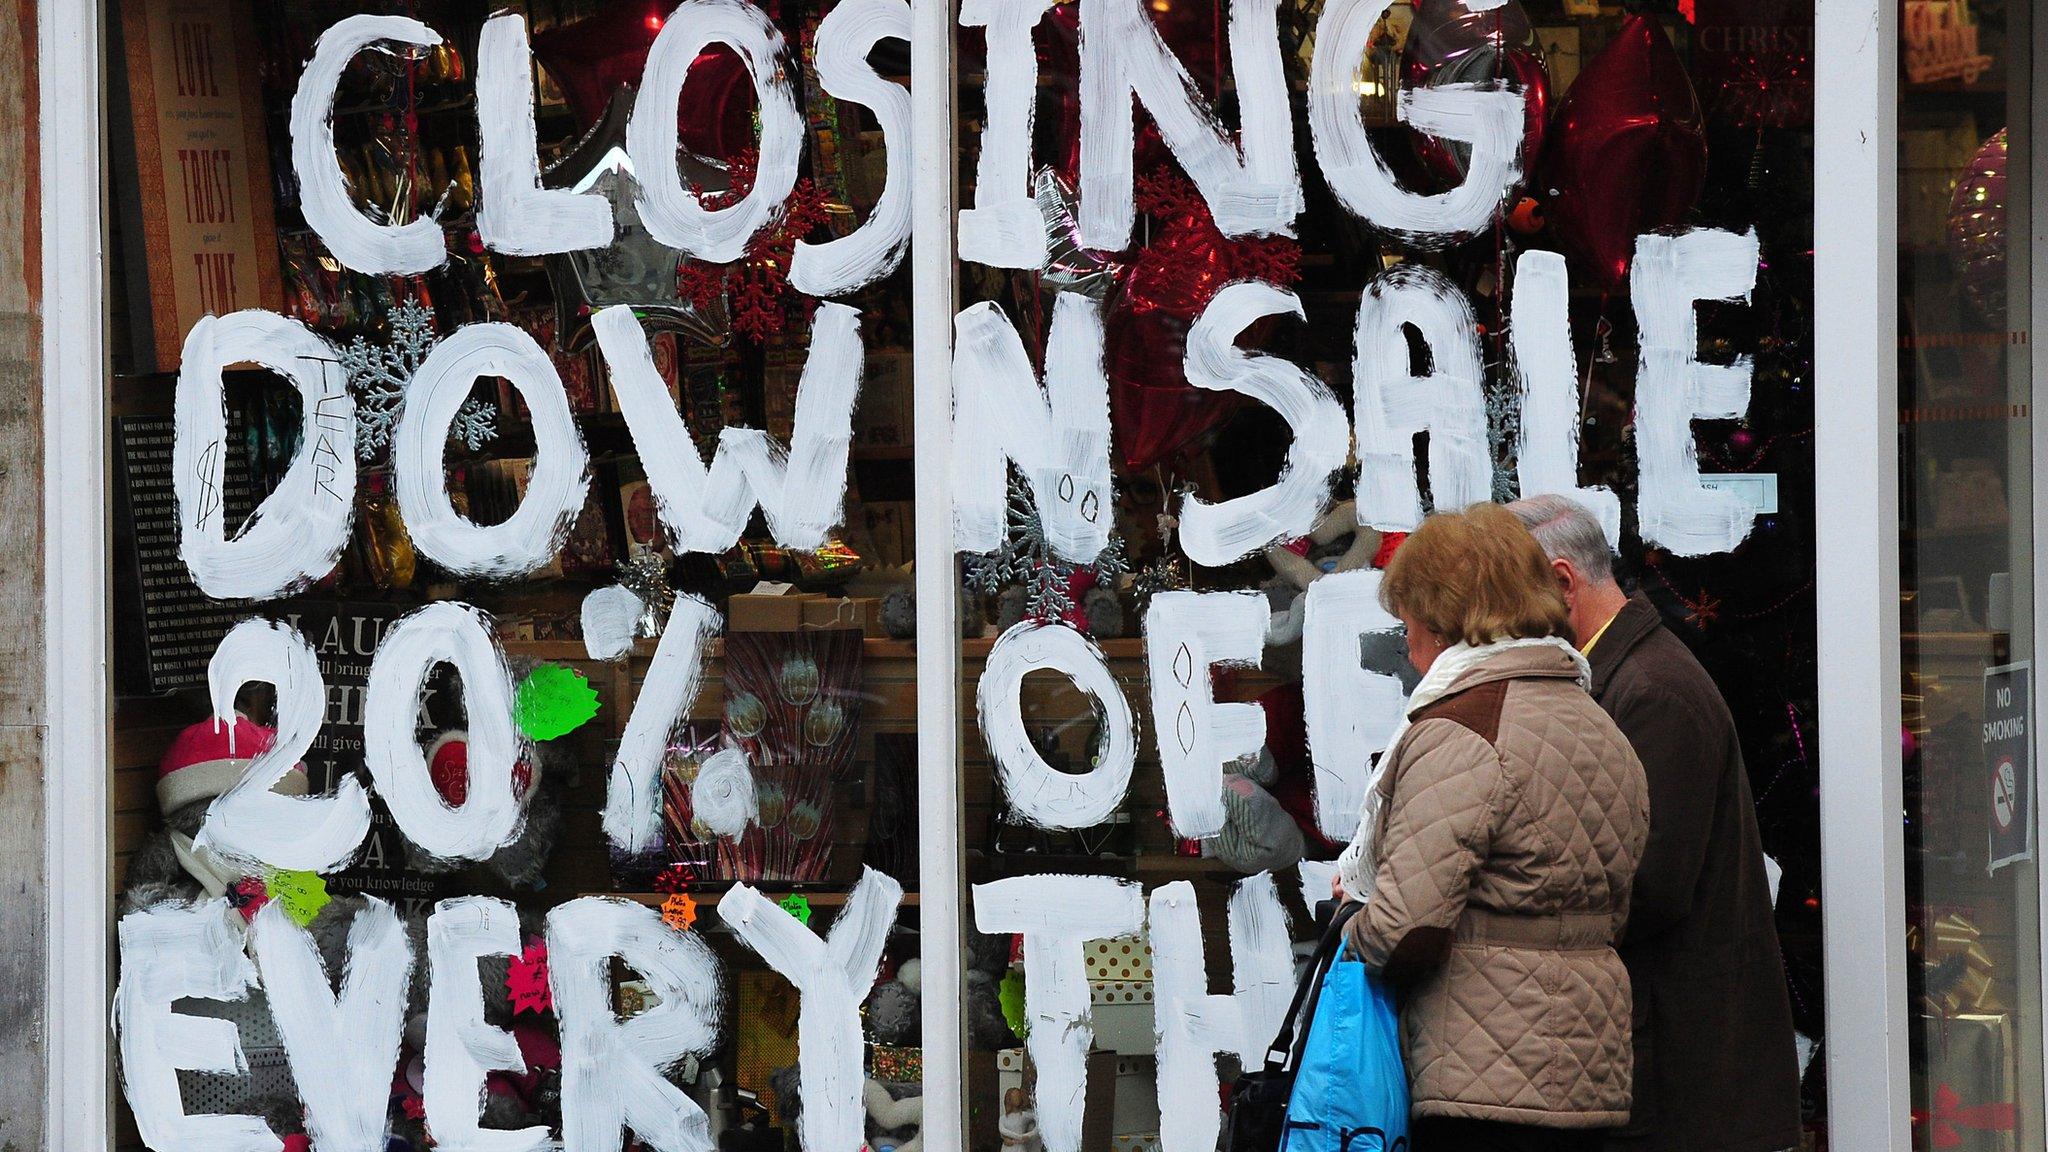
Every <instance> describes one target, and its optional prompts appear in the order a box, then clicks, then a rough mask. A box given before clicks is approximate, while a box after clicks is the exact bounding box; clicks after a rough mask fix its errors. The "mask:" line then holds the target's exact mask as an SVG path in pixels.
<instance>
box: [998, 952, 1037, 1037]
mask: <svg viewBox="0 0 2048 1152" xmlns="http://www.w3.org/2000/svg"><path fill="white" fill-rule="evenodd" d="M996 1000H997V1002H998V1003H1000V1004H1001V1005H1002V1006H1003V1022H1004V1023H1005V1024H1008V1025H1009V1026H1010V1031H1012V1032H1015V1033H1016V1034H1017V1039H1019V1040H1022V1039H1024V1038H1025V1037H1027V1036H1029V1035H1031V1020H1030V1018H1029V1017H1027V1016H1025V1015H1024V973H1022V972H1019V971H1017V970H1016V969H1015V968H1012V969H1010V970H1009V971H1008V972H1005V973H1003V982H1002V983H1001V984H998V985H996Z"/></svg>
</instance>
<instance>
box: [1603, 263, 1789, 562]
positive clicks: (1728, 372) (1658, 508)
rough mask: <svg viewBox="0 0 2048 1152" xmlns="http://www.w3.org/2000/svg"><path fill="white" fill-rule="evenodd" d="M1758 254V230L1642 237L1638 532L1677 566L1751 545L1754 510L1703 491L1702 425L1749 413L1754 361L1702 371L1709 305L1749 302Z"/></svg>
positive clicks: (1635, 280)
mask: <svg viewBox="0 0 2048 1152" xmlns="http://www.w3.org/2000/svg"><path fill="white" fill-rule="evenodd" d="M1758 254H1759V249H1758V245H1757V238H1756V232H1755V231H1754V230H1751V231H1748V232H1743V233H1740V234H1738V233H1734V232H1725V231H1722V230H1720V229H1718V228H1702V229H1697V230H1695V231H1692V232H1686V233H1684V234H1682V235H1678V236H1638V237H1636V256H1635V263H1633V264H1631V265H1630V266H1629V276H1628V294H1629V303H1630V304H1631V305H1633V306H1634V308H1635V312H1636V325H1637V327H1638V328H1639V329H1640V331H1641V343H1642V352H1641V355H1642V368H1641V369H1640V370H1639V371H1638V372H1637V374H1636V421H1635V427H1636V460H1637V464H1638V467H1639V468H1640V469H1641V474H1640V479H1639V480H1638V482H1637V495H1636V523H1637V529H1638V531H1639V532H1640V533H1641V534H1642V537H1643V543H1645V544H1649V545H1654V546H1656V547H1659V548H1663V549H1665V550H1666V551H1669V552H1670V553H1671V554H1672V555H1674V556H1704V555H1707V554H1708V553H1711V552H1731V551H1733V550H1734V549H1735V547H1736V545H1738V544H1741V543H1742V542H1743V540H1745V539H1747V538H1748V536H1749V531H1750V528H1751V527H1752V526H1753V525H1754V523H1755V520H1756V508H1755V507H1754V506H1753V505H1751V504H1750V503H1749V502H1748V501H1746V500H1744V499H1742V498H1741V497H1740V496H1738V495H1736V494H1735V493H1733V492H1723V491H1717V490H1715V489H1712V488H1708V487H1706V486H1705V485H1703V484H1701V483H1700V460H1699V445H1698V443H1697V441H1696V440H1695V439H1694V437H1693V431H1692V422H1693V421H1694V420H1735V419H1740V418H1741V417H1742V416H1743V415H1744V414H1746V413H1747V412H1748V411H1749V378H1750V367H1751V365H1750V359H1749V357H1747V356H1737V357H1736V358H1735V361H1734V362H1733V363H1731V364H1702V363H1700V362H1699V342H1700V325H1699V314H1698V312H1696V311H1695V310H1694V308H1693V305H1694V304H1695V303H1697V302H1698V301H1701V300H1726V301H1741V302H1743V303H1747V302H1748V301H1749V293H1750V289H1752V288H1754V287H1756V264H1757V257H1758Z"/></svg>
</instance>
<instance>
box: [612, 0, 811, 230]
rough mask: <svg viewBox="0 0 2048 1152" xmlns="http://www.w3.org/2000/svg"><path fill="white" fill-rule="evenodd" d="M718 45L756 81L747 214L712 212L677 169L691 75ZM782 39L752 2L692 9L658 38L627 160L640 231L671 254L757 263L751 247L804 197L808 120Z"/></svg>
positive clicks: (699, 0) (739, 207)
mask: <svg viewBox="0 0 2048 1152" xmlns="http://www.w3.org/2000/svg"><path fill="white" fill-rule="evenodd" d="M714 44H722V45H724V46H726V47H727V48H730V49H732V50H733V52H734V53H736V54H737V55H738V56H739V58H740V61H741V62H742V63H744V64H745V65H746V68H747V74H748V75H749V76H751V77H752V78H753V81H754V98H755V100H756V112H755V121H756V123H758V124H759V125H760V140H759V142H758V144H757V145H756V152H757V155H758V157H759V160H758V163H757V165H756V168H755V173H754V186H753V188H752V189H751V190H749V191H748V192H747V194H746V195H745V196H744V197H742V198H741V199H740V201H739V203H737V204H733V205H730V206H728V207H725V208H719V209H707V208H705V207H704V205H703V204H702V203H700V202H699V201H698V199H697V194H696V193H695V192H692V191H691V190H690V188H689V186H688V185H686V184H685V183H684V182H683V173H682V167H681V166H680V165H679V164H678V163H677V162H676V154H677V151H678V150H679V148H680V147H681V144H680V141H679V139H678V133H677V127H678V112H677V109H678V106H679V104H680V102H681V100H682V95H683V81H685V80H686V79H688V78H689V75H690V66H691V65H692V64H694V63H695V62H696V61H697V59H698V57H700V56H701V55H703V53H704V51H705V50H706V49H708V48H710V47H711V46H712V45H714ZM782 55H783V43H782V33H780V32H778V31H776V29H775V25H774V24H773V23H771V22H770V21H769V19H768V17H767V15H766V14H764V13H763V12H762V11H761V10H760V9H759V8H756V7H754V6H753V5H752V4H748V3H746V2H745V0H685V2H684V3H683V4H681V5H680V6H678V7H677V8H676V10H675V11H673V12H671V13H669V16H668V22H667V23H665V24H663V25H662V27H661V31H660V32H659V33H658V34H656V36H655V37H654V46H653V47H652V48H650V49H649V50H648V52H647V65H646V67H645V68H644V69H643V70H642V72H641V73H640V93H639V95H638V96H636V97H635V98H634V100H633V116H632V119H631V120H629V121H628V122H627V124H626V155H627V156H628V158H630V159H631V160H632V162H633V178H634V181H635V183H636V184H637V185H638V186H639V196H638V200H637V205H638V207H639V209H640V222H641V224H642V225H644V226H645V227H646V228H647V231H648V234H649V235H652V236H653V237H654V238H655V239H656V240H659V241H660V242H661V243H663V244H666V245H668V246H669V247H671V248H676V249H680V250H681V251H682V252H684V253H685V254H687V255H690V256H693V257H695V258H697V259H699V260H706V261H709V262H711V263H714V264H728V263H731V262H732V261H734V260H738V259H739V258H741V257H742V256H745V255H746V253H747V241H748V240H749V239H751V238H752V237H753V235H754V233H756V232H758V231H760V230H761V229H762V228H763V227H764V226H766V225H767V224H768V223H769V221H771V220H773V219H775V217H776V216H777V214H779V213H780V212H781V211H782V206H783V202H784V201H786V200H787V199H789V193H790V189H792V188H794V187H796V172H797V160H798V158H799V155H800V154H801V152H802V149H803V136H804V118H803V114H802V113H801V112H799V111H797V106H796V97H795V95H794V93H793V91H792V89H791V86H790V81H789V73H790V71H792V70H791V69H789V68H787V67H785V65H784V62H783V59H782Z"/></svg>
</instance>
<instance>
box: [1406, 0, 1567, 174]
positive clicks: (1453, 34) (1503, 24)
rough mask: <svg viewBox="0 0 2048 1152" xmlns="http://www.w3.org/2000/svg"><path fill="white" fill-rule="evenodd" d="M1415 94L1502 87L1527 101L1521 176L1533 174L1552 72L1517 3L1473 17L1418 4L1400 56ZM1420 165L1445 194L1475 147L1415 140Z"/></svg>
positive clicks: (1444, 4) (1456, 0)
mask: <svg viewBox="0 0 2048 1152" xmlns="http://www.w3.org/2000/svg"><path fill="white" fill-rule="evenodd" d="M1401 58H1402V72H1403V74H1404V75H1405V77H1406V80H1407V84H1408V87H1410V88H1441V87H1444V86H1445V85H1448V84H1485V85H1491V84H1496V83H1505V84H1506V85H1507V86H1508V87H1509V88H1510V89H1512V90H1513V91H1516V92H1520V93H1521V94H1522V107H1523V129H1522V171H1524V172H1529V171H1531V170H1533V169H1534V168H1535V167H1536V158H1537V157H1538V156H1539V155H1541V154H1542V148H1543V133H1544V127H1545V125H1547V124H1548V123H1549V122H1550V112H1551V106H1550V104H1551V102H1550V70H1549V69H1548V68H1547V67H1545V65H1544V62H1543V46H1542V44H1541V43H1540V42H1539V41H1538V40H1537V38H1536V30H1535V29H1534V28H1533V27H1531V26H1530V24H1529V16H1528V13H1526V12H1524V11H1522V6H1521V4H1519V3H1517V0H1508V2H1507V3H1505V4H1503V5H1501V6H1500V7H1498V8H1495V9H1492V10H1491V11H1487V12H1474V11H1473V10H1472V9H1470V8H1468V7H1466V6H1465V3H1464V0H1421V2H1420V3H1419V4H1417V5H1416V8H1415V23H1414V24H1413V25H1412V26H1411V27H1410V28H1409V31H1408V43H1407V45H1406V46H1405V47H1403V48H1402V50H1401ZM1410 135H1411V136H1412V137H1413V138H1414V141H1415V155H1416V158H1417V159H1419V160H1421V161H1422V165H1423V167H1424V168H1425V169H1427V170H1428V172H1429V174H1430V175H1431V176H1432V177H1433V178H1435V179H1436V181H1437V182H1438V183H1439V184H1440V185H1441V186H1442V187H1443V188H1445V189H1449V188H1455V187H1457V186H1458V185H1459V184H1461V183H1463V182H1464V179H1465V169H1466V166H1467V165H1469V164H1470V163H1471V161H1472V146H1471V145H1469V144H1461V143H1458V142H1456V141H1451V140H1440V139H1438V138H1437V137H1435V136H1429V135H1425V134H1423V133H1421V132H1411V133H1410Z"/></svg>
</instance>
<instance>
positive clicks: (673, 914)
mask: <svg viewBox="0 0 2048 1152" xmlns="http://www.w3.org/2000/svg"><path fill="white" fill-rule="evenodd" d="M661 922H662V923H663V924H666V925H668V926H669V927H670V928H673V929H675V930H676V931H678V932H688V931H689V930H690V929H691V927H692V926H694V925H695V924H696V923H697V902H696V901H695V900H692V899H690V894H689V893H688V892H672V893H670V894H669V898H668V899H666V900H663V901H662V902H661Z"/></svg>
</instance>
